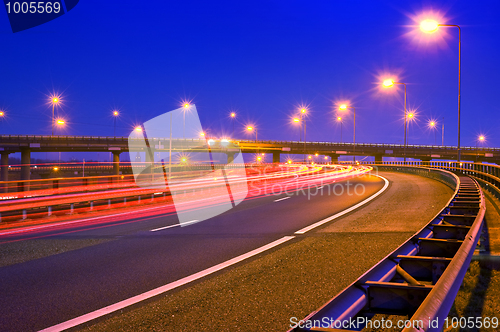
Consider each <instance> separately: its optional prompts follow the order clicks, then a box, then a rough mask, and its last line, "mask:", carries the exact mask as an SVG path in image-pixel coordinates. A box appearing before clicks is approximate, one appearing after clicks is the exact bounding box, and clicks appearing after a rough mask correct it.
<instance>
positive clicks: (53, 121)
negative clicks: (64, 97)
mask: <svg viewBox="0 0 500 332" xmlns="http://www.w3.org/2000/svg"><path fill="white" fill-rule="evenodd" d="M59 101H60V98H59V97H57V96H56V97H52V98H51V103H52V135H51V136H54V124H55V122H56V119H55V117H54V108H55V106H56V104H57V103H59Z"/></svg>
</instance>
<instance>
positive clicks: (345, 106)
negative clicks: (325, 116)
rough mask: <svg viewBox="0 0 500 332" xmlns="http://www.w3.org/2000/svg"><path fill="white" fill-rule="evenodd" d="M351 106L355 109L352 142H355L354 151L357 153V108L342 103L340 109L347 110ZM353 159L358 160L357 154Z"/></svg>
mask: <svg viewBox="0 0 500 332" xmlns="http://www.w3.org/2000/svg"><path fill="white" fill-rule="evenodd" d="M349 108H352V110H353V115H354V118H353V120H354V130H353V137H352V144H353V153H354V154H356V108H354V107H352V106H347V105H346V104H342V105H340V106H339V110H341V111H345V110H347V109H349ZM353 160H354V161H356V155H354V156H353Z"/></svg>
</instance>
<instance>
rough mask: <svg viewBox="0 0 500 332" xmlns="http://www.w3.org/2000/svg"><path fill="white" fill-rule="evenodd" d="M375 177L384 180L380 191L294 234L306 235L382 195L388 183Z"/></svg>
mask: <svg viewBox="0 0 500 332" xmlns="http://www.w3.org/2000/svg"><path fill="white" fill-rule="evenodd" d="M375 176H378V177H379V178H381V179H382V180H384V181H385V184H384V186H383V187H382V189H380V190H379V191H377V192H376V193H375V194H373V195H372V196H370V197H368V198H367V199H365V200H364V201H362V202H359V203H358V204H356V205H353V206H351V207H350V208H348V209H346V210H344V211H341V212H339V213H337V214H334V215H333V216H331V217H328V218H325V219H323V220H320V221H318V222H317V223H314V224H312V225H310V226H307V227H304V228H302V229H300V230H298V231H296V232H295V234H304V233H306V232H309V231H310V230H311V229H314V228H316V227H319V226H321V225H323V224H325V223H327V222H329V221H332V220H334V219H337V218H338V217H341V216H343V215H344V214H347V213H349V212H351V211H353V210H356V209H357V208H359V207H360V206H363V205H365V204H366V203H368V202H369V201H371V200H372V199H374V198H375V197H377V196H378V195H380V194H382V193H383V192H384V191H385V190H386V189H387V187H389V181H388V180H387V179H386V178H384V177H383V176H380V175H375Z"/></svg>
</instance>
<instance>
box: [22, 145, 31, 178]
mask: <svg viewBox="0 0 500 332" xmlns="http://www.w3.org/2000/svg"><path fill="white" fill-rule="evenodd" d="M30 164H31V150H30V149H22V150H21V180H29V179H30V167H31V165H30Z"/></svg>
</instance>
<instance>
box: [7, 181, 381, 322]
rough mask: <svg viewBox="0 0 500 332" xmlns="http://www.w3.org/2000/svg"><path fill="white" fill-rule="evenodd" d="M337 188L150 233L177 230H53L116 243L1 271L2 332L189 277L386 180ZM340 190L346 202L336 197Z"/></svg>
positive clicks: (144, 223) (152, 224)
mask: <svg viewBox="0 0 500 332" xmlns="http://www.w3.org/2000/svg"><path fill="white" fill-rule="evenodd" d="M358 184H359V185H361V186H358V187H356V185H358ZM336 185H337V187H336V190H335V193H333V190H328V188H329V187H330V189H332V188H333V185H330V186H325V187H323V188H322V190H323V193H322V194H321V189H319V191H318V188H316V187H315V188H313V189H311V191H310V193H311V195H310V196H309V195H308V190H304V191H303V192H301V191H298V192H296V193H295V194H294V195H293V196H287V195H285V194H282V195H279V196H263V197H259V198H256V199H251V200H247V201H244V202H242V203H241V204H239V205H238V206H236V207H235V208H233V209H232V210H229V211H227V212H226V213H224V214H222V215H219V216H217V217H214V218H212V219H209V220H206V221H204V222H200V223H194V224H192V225H190V226H186V227H171V228H165V229H161V230H157V231H152V230H155V229H158V228H162V227H165V226H166V225H174V224H176V223H177V218H176V216H175V215H164V216H156V217H152V218H148V219H146V220H136V219H134V217H133V216H131V217H130V218H128V220H127V221H134V222H122V223H119V224H117V225H114V226H110V225H108V226H109V227H99V228H94V229H92V228H91V227H82V228H81V229H79V228H76V229H73V230H72V231H71V232H62V233H61V232H60V231H54V233H53V234H51V232H50V231H47V232H46V234H44V236H51V237H52V238H86V237H92V238H96V237H110V238H113V239H114V241H109V242H106V243H102V244H99V245H95V246H91V247H86V248H82V249H78V250H73V251H69V252H65V253H61V254H57V255H53V256H49V257H45V258H41V259H37V260H33V261H28V262H25V263H21V264H15V265H11V266H6V267H3V268H0V280H1V283H0V307H1V308H2V310H1V313H0V326H1V327H2V328H1V329H2V331H33V330H39V329H43V328H47V327H49V326H52V325H55V324H58V323H61V322H63V321H66V320H69V319H72V318H74V317H77V316H80V315H83V314H86V313H88V312H91V311H94V310H97V309H100V308H102V307H105V306H108V305H110V304H113V303H116V302H119V301H121V300H124V299H128V298H130V297H133V296H135V295H138V294H141V293H144V292H146V291H149V290H151V289H154V288H157V287H159V286H162V285H165V284H168V283H170V282H173V281H176V280H178V279H181V278H183V277H186V276H189V275H191V274H193V273H196V272H199V271H201V270H204V269H207V268H209V267H212V266H214V265H216V264H220V263H222V262H225V261H227V260H229V259H231V258H234V257H236V256H238V255H242V254H244V253H247V252H249V251H251V250H254V249H256V248H259V247H261V246H264V245H266V244H268V243H271V242H273V241H276V240H278V239H281V238H283V237H284V236H290V235H293V234H294V232H296V231H297V230H300V229H302V228H304V227H306V226H309V225H311V224H314V223H316V222H318V221H320V220H322V219H324V218H327V217H330V216H332V215H334V214H336V213H338V212H341V211H343V210H345V209H347V208H349V207H351V206H353V205H355V204H357V203H359V202H361V201H363V200H364V199H366V198H367V197H369V196H371V195H373V194H374V193H376V192H377V191H379V190H380V189H381V188H382V187H383V185H384V181H382V180H381V179H380V178H378V177H374V176H364V177H362V178H355V179H349V180H343V181H340V182H337V183H336ZM339 185H341V187H342V188H343V190H342V191H343V194H342V195H336V194H339V193H340V192H341V190H340V188H341V187H339ZM354 188H357V193H358V194H359V195H357V194H356V193H355V191H354ZM362 189H363V190H362ZM328 193H330V195H328ZM22 237H23V235H17V237H11V238H10V239H22Z"/></svg>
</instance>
